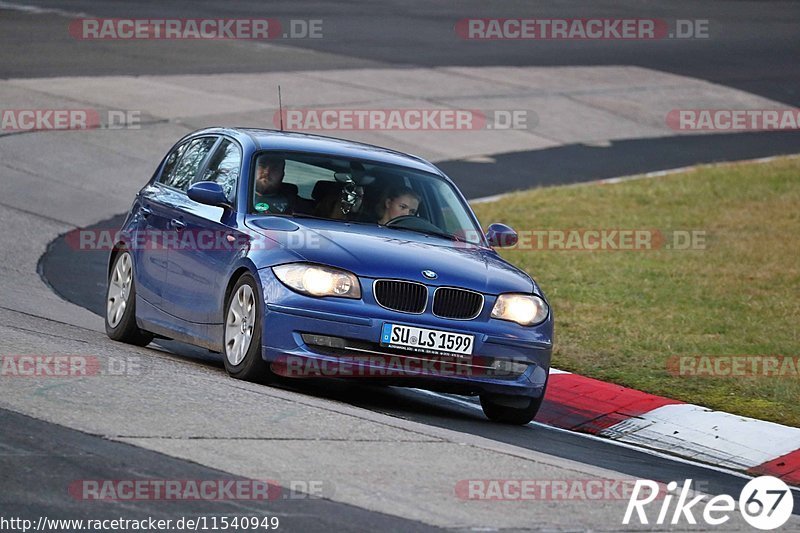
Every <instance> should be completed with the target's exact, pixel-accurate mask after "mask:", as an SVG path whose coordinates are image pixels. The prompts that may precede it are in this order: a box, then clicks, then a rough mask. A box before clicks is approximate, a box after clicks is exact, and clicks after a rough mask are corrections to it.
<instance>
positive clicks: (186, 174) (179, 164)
mask: <svg viewBox="0 0 800 533" xmlns="http://www.w3.org/2000/svg"><path fill="white" fill-rule="evenodd" d="M216 142H217V138H216V137H200V138H199V139H192V140H191V141H188V142H186V143H184V144H183V145H181V146H179V147H178V148H177V149H176V150H175V151H174V152H173V153H172V154H170V156H169V158H168V159H167V164H166V165H165V167H164V172H162V174H161V179H160V180H159V181H160V182H161V183H163V184H164V185H168V186H170V187H175V188H176V189H179V190H182V191H185V190H187V189H188V188H189V185H191V184H192V182H193V181H194V178H195V176H197V172H198V170H199V169H200V165H201V164H202V163H203V161H204V160H205V158H206V156H207V155H208V152H209V151H210V150H211V148H213V146H214V144H215V143H216ZM173 156H175V157H174V160H173Z"/></svg>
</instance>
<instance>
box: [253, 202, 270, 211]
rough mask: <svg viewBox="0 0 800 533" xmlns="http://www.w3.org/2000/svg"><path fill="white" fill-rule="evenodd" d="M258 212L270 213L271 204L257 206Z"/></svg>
mask: <svg viewBox="0 0 800 533" xmlns="http://www.w3.org/2000/svg"><path fill="white" fill-rule="evenodd" d="M256 211H258V212H259V213H263V212H264V211H269V204H265V203H258V204H256Z"/></svg>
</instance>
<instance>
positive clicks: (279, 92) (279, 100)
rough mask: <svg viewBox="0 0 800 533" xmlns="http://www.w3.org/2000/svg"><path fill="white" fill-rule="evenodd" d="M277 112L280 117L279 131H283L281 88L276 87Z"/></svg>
mask: <svg viewBox="0 0 800 533" xmlns="http://www.w3.org/2000/svg"><path fill="white" fill-rule="evenodd" d="M278 112H279V113H280V115H281V131H283V102H282V101H281V86H280V85H278Z"/></svg>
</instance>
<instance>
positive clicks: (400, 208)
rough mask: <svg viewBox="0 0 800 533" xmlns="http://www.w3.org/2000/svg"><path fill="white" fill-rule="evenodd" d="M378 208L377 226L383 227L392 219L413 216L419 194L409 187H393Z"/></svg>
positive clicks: (417, 206)
mask: <svg viewBox="0 0 800 533" xmlns="http://www.w3.org/2000/svg"><path fill="white" fill-rule="evenodd" d="M384 198H385V199H384V201H383V203H382V204H381V205H379V206H378V209H379V211H378V214H379V215H380V218H379V219H378V224H380V225H385V224H386V223H387V222H389V221H390V220H392V219H395V218H397V217H403V216H414V215H416V214H417V209H419V200H420V197H419V194H417V193H416V192H415V191H414V189H411V188H410V187H393V188H391V189H389V191H388V192H387V193H386V195H385V196H384Z"/></svg>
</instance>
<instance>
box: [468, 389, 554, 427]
mask: <svg viewBox="0 0 800 533" xmlns="http://www.w3.org/2000/svg"><path fill="white" fill-rule="evenodd" d="M543 400H544V391H542V395H541V396H540V397H539V398H528V397H522V396H489V395H485V394H482V395H481V408H483V414H485V415H486V417H487V418H488V419H489V420H491V421H492V422H498V423H501V424H513V425H515V426H523V425H525V424H527V423H528V422H530V421H531V420H533V419H534V417H536V413H538V412H539V408H540V407H541V406H542V401H543Z"/></svg>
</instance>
